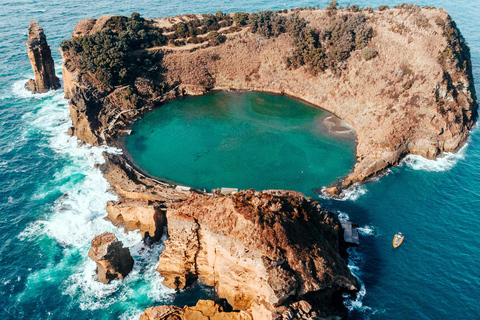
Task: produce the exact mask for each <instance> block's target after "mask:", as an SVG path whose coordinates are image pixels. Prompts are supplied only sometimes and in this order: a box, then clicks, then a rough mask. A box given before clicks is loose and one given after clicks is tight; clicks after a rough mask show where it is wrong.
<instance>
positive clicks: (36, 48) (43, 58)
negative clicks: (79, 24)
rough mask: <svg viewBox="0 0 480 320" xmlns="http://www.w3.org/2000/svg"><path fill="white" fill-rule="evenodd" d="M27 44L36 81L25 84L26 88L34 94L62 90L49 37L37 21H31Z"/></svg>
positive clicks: (32, 80) (31, 80)
mask: <svg viewBox="0 0 480 320" xmlns="http://www.w3.org/2000/svg"><path fill="white" fill-rule="evenodd" d="M26 44H27V48H28V58H29V59H30V64H31V65H32V69H33V73H34V74H35V80H34V79H30V80H29V81H28V82H27V83H26V84H25V88H27V89H28V90H30V91H32V92H34V93H37V92H38V93H42V92H47V91H48V90H50V89H58V88H60V80H58V78H57V76H56V75H55V66H54V62H53V58H52V52H51V51H50V47H49V46H48V44H47V37H46V36H45V33H43V28H42V27H40V25H39V24H38V21H36V20H32V21H30V26H29V27H28V40H27V41H26Z"/></svg>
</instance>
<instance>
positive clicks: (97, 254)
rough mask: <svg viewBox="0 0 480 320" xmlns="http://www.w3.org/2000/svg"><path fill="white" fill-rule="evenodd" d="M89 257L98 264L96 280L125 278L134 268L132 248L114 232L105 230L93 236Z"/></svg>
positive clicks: (104, 281)
mask: <svg viewBox="0 0 480 320" xmlns="http://www.w3.org/2000/svg"><path fill="white" fill-rule="evenodd" d="M88 257H89V258H90V259H92V260H93V261H95V263H96V264H97V278H96V280H97V281H99V282H102V283H110V282H111V281H112V280H117V279H123V278H125V277H126V276H127V275H128V274H129V273H130V271H132V269H133V263H134V261H133V258H132V256H131V255H130V250H129V249H128V248H124V247H123V244H122V243H121V242H120V241H118V239H117V237H116V236H115V235H114V234H113V233H108V232H104V233H102V234H100V235H98V236H96V237H95V238H93V240H92V246H91V248H90V251H88Z"/></svg>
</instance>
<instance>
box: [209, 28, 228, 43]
mask: <svg viewBox="0 0 480 320" xmlns="http://www.w3.org/2000/svg"><path fill="white" fill-rule="evenodd" d="M207 38H208V43H209V44H210V45H211V46H218V45H219V44H220V43H224V42H225V40H227V37H225V36H224V35H223V34H220V33H218V32H217V31H210V32H209V33H208V36H207Z"/></svg>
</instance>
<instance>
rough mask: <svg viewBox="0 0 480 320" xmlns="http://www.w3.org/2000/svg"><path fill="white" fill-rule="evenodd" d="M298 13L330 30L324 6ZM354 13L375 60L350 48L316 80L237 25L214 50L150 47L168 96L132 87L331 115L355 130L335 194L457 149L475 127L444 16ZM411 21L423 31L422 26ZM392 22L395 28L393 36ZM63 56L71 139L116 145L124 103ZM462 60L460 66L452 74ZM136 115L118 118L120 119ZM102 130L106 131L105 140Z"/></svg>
mask: <svg viewBox="0 0 480 320" xmlns="http://www.w3.org/2000/svg"><path fill="white" fill-rule="evenodd" d="M290 14H294V13H289V15H290ZM297 14H298V15H299V16H300V17H301V18H304V19H306V20H307V21H308V23H309V26H311V27H314V28H316V29H318V30H322V29H324V28H326V27H328V25H329V24H330V19H331V17H329V15H328V12H326V11H325V10H308V11H301V12H299V13H297ZM353 14H360V13H348V12H345V11H340V10H339V11H337V15H336V16H338V15H353ZM361 14H363V15H365V16H366V17H367V18H369V20H368V22H367V23H368V24H369V26H371V27H372V28H373V30H374V36H373V37H372V39H371V41H370V42H369V44H368V46H369V47H370V48H372V49H374V50H376V51H377V52H378V54H377V55H376V56H375V58H373V59H370V60H368V61H366V60H365V59H363V58H362V54H361V50H357V51H354V52H352V53H351V56H350V57H349V58H348V60H346V62H345V65H344V66H345V68H344V69H343V70H342V71H341V73H339V74H333V73H332V72H330V71H329V70H327V71H326V72H323V73H319V74H317V75H315V76H313V75H311V73H310V72H308V70H307V68H306V67H300V68H298V69H292V68H287V66H286V64H285V61H286V59H287V58H288V57H289V56H290V55H291V53H292V52H293V51H294V50H295V44H294V39H292V38H291V37H290V36H289V35H288V34H282V35H280V36H278V37H272V38H269V39H266V38H264V37H262V36H260V35H258V34H252V33H251V32H250V31H249V29H248V28H244V29H243V30H242V31H241V32H237V33H233V34H229V35H227V41H226V42H225V43H224V44H221V45H219V46H214V47H201V46H199V47H194V48H192V47H191V46H189V45H187V46H184V47H175V48H168V47H157V48H155V49H154V48H149V49H148V50H158V51H161V52H164V53H165V56H164V59H163V66H164V69H165V70H166V71H165V73H164V74H162V76H163V77H164V81H163V82H162V83H161V85H162V86H164V87H168V88H172V89H174V90H172V91H170V92H169V93H168V94H166V95H165V96H164V97H158V96H157V95H156V94H155V93H154V92H152V86H150V85H149V81H148V79H138V81H137V83H135V87H136V88H137V90H139V92H140V93H141V95H142V98H143V99H146V100H145V101H143V102H142V105H146V104H148V103H152V104H155V103H160V102H163V101H167V100H168V99H174V98H175V97H177V96H181V95H184V94H190V95H198V94H203V93H204V92H207V91H209V90H210V89H212V88H214V89H237V90H254V91H264V92H272V93H280V94H288V95H289V96H292V97H298V98H301V99H302V100H305V101H307V102H309V103H312V104H314V105H316V106H319V107H321V108H323V109H325V110H327V111H330V112H332V113H334V114H335V115H337V116H338V117H339V118H341V119H343V120H345V121H346V122H347V123H348V124H350V125H351V126H352V127H353V128H354V130H355V132H356V134H357V148H356V156H357V165H356V166H355V168H354V169H353V170H352V172H351V174H350V175H349V176H348V177H347V178H346V179H345V181H344V183H340V184H338V185H337V186H336V187H337V188H336V189H335V190H334V189H331V190H329V191H332V192H334V193H335V194H338V193H341V192H342V190H343V189H345V188H347V187H349V186H350V185H351V184H353V183H357V182H362V181H364V180H365V179H368V178H370V177H372V176H374V175H376V174H378V173H380V172H383V171H384V170H385V169H386V168H388V167H390V166H394V165H396V164H398V163H399V161H400V160H401V159H402V158H403V157H405V156H406V155H408V154H419V155H422V156H425V157H429V158H433V157H436V156H437V155H438V154H439V153H441V152H445V151H446V152H453V151H456V150H457V149H458V148H459V147H460V146H461V145H462V144H463V143H464V142H465V140H466V138H467V136H468V131H469V129H471V128H472V126H473V124H474V123H475V119H476V116H477V107H478V103H477V101H476V94H475V88H474V85H473V77H472V69H471V61H470V54H469V51H468V48H467V46H466V43H465V41H464V40H463V38H462V37H461V35H460V33H459V32H458V30H457V29H456V26H455V24H454V23H453V21H452V20H451V18H450V17H449V15H448V14H447V13H446V12H445V11H444V10H440V9H438V10H432V9H420V8H418V10H415V11H409V10H403V9H392V10H386V11H374V12H365V11H364V12H362V13H361ZM111 18H112V17H111V16H104V17H101V18H100V19H98V21H95V24H94V26H93V27H92V30H90V31H89V32H93V31H94V30H96V31H98V30H101V29H102V28H104V27H105V24H106V23H107V22H108V21H109V20H110V19H111ZM177 18H178V17H177ZM177 18H172V19H173V20H172V19H170V20H172V21H174V20H175V19H177ZM168 20H169V19H163V20H162V19H159V20H155V24H154V25H157V26H159V27H160V26H163V27H169V25H168V23H167V24H165V23H166V22H167V21H168ZM175 21H177V22H178V21H179V20H178V19H177V20H175ZM418 21H424V22H425V26H423V27H419V26H418ZM438 21H442V23H437V22H438ZM83 24H85V22H84V23H83ZM399 26H401V32H397V31H398V30H397V29H398V28H399ZM82 28H83V29H85V28H84V27H82ZM78 29H79V30H80V29H81V26H79V27H78ZM395 30H397V31H395ZM445 52H453V53H454V54H453V55H449V56H448V57H446V58H445V59H444V60H443V62H442V61H441V59H439V54H441V53H445ZM62 55H63V57H64V61H65V64H66V65H68V66H71V67H72V68H71V69H69V72H68V73H64V77H65V78H66V79H65V81H64V83H69V85H70V83H71V84H72V86H73V87H75V88H77V90H74V89H71V88H70V87H69V90H66V93H67V91H68V94H69V95H70V96H71V100H70V103H71V108H72V112H71V115H72V121H73V123H74V126H75V128H76V130H75V134H76V135H77V136H78V137H79V138H80V139H81V140H83V141H86V142H88V143H94V144H95V143H96V144H99V143H102V142H103V141H106V142H107V143H113V142H114V140H108V138H109V135H110V136H111V137H112V139H114V137H115V133H116V132H117V131H116V130H118V129H123V128H120V127H118V128H115V130H112V132H109V133H105V129H106V128H109V123H110V121H111V120H112V118H113V117H114V115H115V114H116V113H118V110H123V109H124V108H125V106H123V105H121V103H120V102H119V101H120V100H119V99H112V96H114V94H113V93H112V91H114V90H115V89H114V88H108V90H105V88H103V87H102V86H101V85H99V84H98V81H97V82H96V81H95V79H92V78H91V77H90V78H89V76H88V74H86V73H85V72H82V71H83V70H81V68H80V67H79V63H78V59H79V57H71V56H69V53H68V51H65V52H62ZM444 56H445V54H444ZM455 59H457V60H458V59H460V60H458V61H456V60H455ZM461 61H463V62H464V63H462V64H464V66H462V67H460V68H457V67H456V64H457V62H461ZM75 74H85V77H84V78H82V81H81V82H77V83H76V82H75V81H69V79H67V78H69V77H70V76H74V75H75ZM158 87H160V86H158ZM149 97H151V98H149ZM159 98H161V99H159ZM142 112H144V111H143V109H142V111H139V112H138V113H136V112H131V113H126V114H124V115H123V116H122V117H123V119H122V120H123V123H124V124H125V123H128V122H129V121H131V120H132V119H133V118H135V117H138V116H139V115H141V113H142ZM107 131H108V130H107ZM102 134H103V135H105V134H107V136H106V139H103V138H102Z"/></svg>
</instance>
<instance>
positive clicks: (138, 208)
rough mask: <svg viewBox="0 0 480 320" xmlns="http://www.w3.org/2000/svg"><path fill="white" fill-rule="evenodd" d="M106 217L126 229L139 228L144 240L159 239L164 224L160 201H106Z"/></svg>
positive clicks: (163, 212) (163, 213)
mask: <svg viewBox="0 0 480 320" xmlns="http://www.w3.org/2000/svg"><path fill="white" fill-rule="evenodd" d="M107 213H108V218H109V219H110V220H111V221H112V222H113V223H114V224H120V225H123V226H124V227H125V228H126V229H127V230H129V231H131V230H140V233H141V234H142V236H143V238H144V240H145V241H146V242H155V241H158V240H160V238H161V237H162V234H163V227H164V225H165V222H166V221H165V211H164V210H163V206H162V205H161V203H160V202H158V201H157V202H153V201H148V200H144V199H125V200H121V201H109V202H108V203H107Z"/></svg>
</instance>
